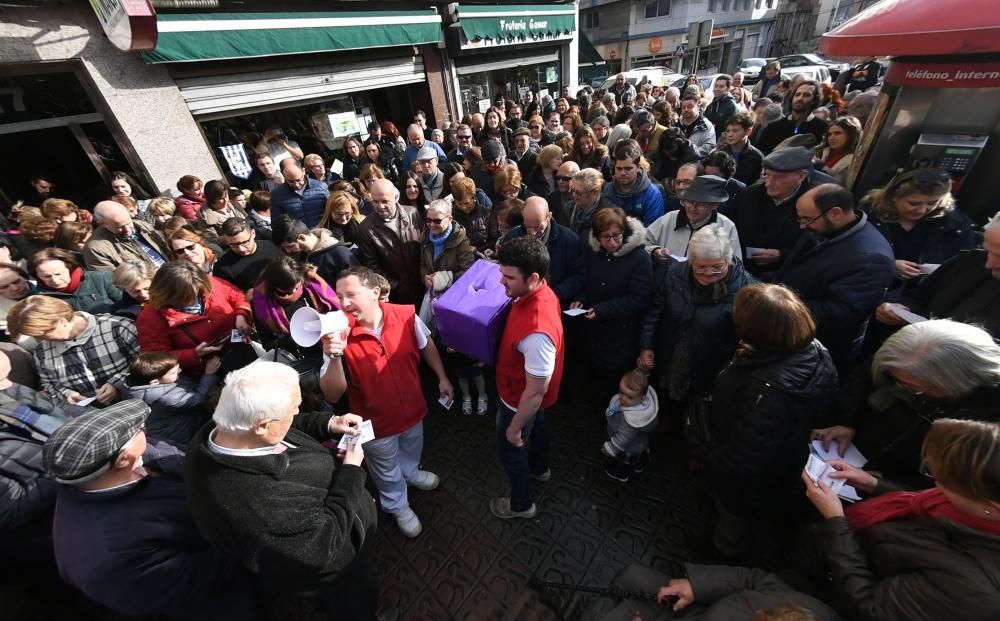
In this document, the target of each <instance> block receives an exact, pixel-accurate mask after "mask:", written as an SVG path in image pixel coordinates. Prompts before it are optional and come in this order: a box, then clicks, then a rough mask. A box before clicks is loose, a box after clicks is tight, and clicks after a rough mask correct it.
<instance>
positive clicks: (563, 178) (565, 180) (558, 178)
mask: <svg viewBox="0 0 1000 621" xmlns="http://www.w3.org/2000/svg"><path fill="white" fill-rule="evenodd" d="M572 180H573V177H568V176H564V175H556V181H562V182H563V183H569V182H570V181H572Z"/></svg>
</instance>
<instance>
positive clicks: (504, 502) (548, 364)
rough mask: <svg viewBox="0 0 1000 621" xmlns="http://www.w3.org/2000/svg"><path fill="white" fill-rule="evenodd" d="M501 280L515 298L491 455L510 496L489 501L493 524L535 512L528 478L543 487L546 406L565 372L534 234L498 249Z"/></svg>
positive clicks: (500, 367)
mask: <svg viewBox="0 0 1000 621" xmlns="http://www.w3.org/2000/svg"><path fill="white" fill-rule="evenodd" d="M498 260H499V263H500V272H501V282H502V283H503V286H504V289H505V290H506V292H507V295H508V296H509V297H511V298H514V303H513V305H511V309H510V314H509V315H508V316H507V325H506V326H505V327H504V331H503V336H502V337H501V339H500V351H499V353H498V354H497V391H498V392H499V393H500V408H499V411H498V412H497V454H498V456H499V458H500V463H501V464H502V465H503V467H504V469H505V470H506V471H507V478H508V479H509V480H510V496H509V497H506V498H504V497H501V498H494V499H492V500H491V501H490V511H491V512H492V513H493V515H495V516H497V517H498V518H503V519H509V518H529V519H530V518H533V517H535V514H536V513H537V511H538V510H537V507H536V506H535V502H534V498H533V497H532V491H531V479H532V478H534V479H536V480H538V481H547V480H549V478H550V477H551V473H550V471H549V444H550V437H549V424H548V420H547V419H546V416H545V408H548V407H551V406H552V405H553V404H555V402H556V398H557V397H558V395H559V383H560V381H561V380H562V369H563V329H562V316H561V314H560V307H559V299H558V298H557V297H556V294H555V293H553V292H552V289H550V288H549V286H548V283H546V281H545V278H544V275H545V274H546V273H547V272H548V270H549V253H548V251H547V250H546V249H545V244H543V243H542V242H541V241H540V240H538V239H536V238H534V237H532V236H524V237H518V238H515V239H511V240H509V241H507V242H506V243H504V245H503V246H501V247H500V253H499V257H498Z"/></svg>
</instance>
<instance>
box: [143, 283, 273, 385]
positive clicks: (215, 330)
mask: <svg viewBox="0 0 1000 621" xmlns="http://www.w3.org/2000/svg"><path fill="white" fill-rule="evenodd" d="M208 278H209V280H210V281H211V282H212V292H211V293H209V294H208V296H206V298H205V312H204V314H201V315H193V314H191V313H185V312H183V311H179V310H177V309H174V308H160V309H155V308H153V307H152V306H150V305H147V306H146V307H145V308H143V309H142V312H140V313H139V317H138V318H137V319H136V328H138V330H139V347H140V348H141V349H142V351H144V352H145V351H166V352H170V353H171V354H173V355H174V356H176V357H177V360H178V361H179V362H180V365H181V369H183V370H184V371H194V372H195V373H196V374H198V373H200V372H201V369H202V366H203V365H202V360H201V359H200V358H199V357H198V354H197V353H195V347H197V346H198V344H199V343H202V342H210V341H212V340H215V339H218V338H221V337H222V336H226V335H228V334H229V333H230V332H231V331H232V329H233V327H235V325H236V316H237V315H243V316H244V317H246V318H247V320H248V321H251V322H252V321H253V319H252V315H251V311H250V304H249V302H247V299H246V294H244V293H243V292H242V291H240V290H239V289H237V288H236V287H235V286H233V285H231V284H229V283H228V282H226V281H224V280H222V279H221V278H216V277H215V276H209V277H208Z"/></svg>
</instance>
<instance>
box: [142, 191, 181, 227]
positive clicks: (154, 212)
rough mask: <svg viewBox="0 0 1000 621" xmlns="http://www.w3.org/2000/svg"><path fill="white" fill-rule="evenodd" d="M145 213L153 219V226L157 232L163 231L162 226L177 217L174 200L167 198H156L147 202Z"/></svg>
mask: <svg viewBox="0 0 1000 621" xmlns="http://www.w3.org/2000/svg"><path fill="white" fill-rule="evenodd" d="M146 213H148V214H149V216H150V217H151V218H152V219H153V226H154V227H155V228H156V229H157V230H163V225H164V224H166V222H167V220H170V219H171V218H173V217H174V216H176V215H177V205H176V203H174V199H172V198H169V197H167V196H157V197H156V198H154V199H152V200H151V201H149V206H148V207H146Z"/></svg>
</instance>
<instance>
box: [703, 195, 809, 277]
mask: <svg viewBox="0 0 1000 621" xmlns="http://www.w3.org/2000/svg"><path fill="white" fill-rule="evenodd" d="M811 187H812V185H811V184H810V183H809V180H808V179H806V180H805V181H803V182H802V185H801V186H800V187H799V191H798V192H796V193H795V194H794V195H793V196H792V197H791V198H789V199H788V200H787V201H785V202H784V203H782V204H781V205H775V204H774V199H772V198H771V197H770V196H768V195H767V190H766V189H765V188H764V183H763V182H758V183H756V184H754V185H752V186H750V187H748V188H747V189H746V190H744V191H743V192H741V193H740V195H739V196H737V197H736V200H735V201H730V206H729V207H728V208H726V209H721V210H720V211H719V213H721V214H722V215H724V216H728V217H729V219H730V220H732V221H733V223H734V224H736V231H737V232H738V233H739V234H740V243H741V244H742V245H743V253H744V254H743V262H744V265H745V266H746V268H747V271H749V272H750V273H751V274H753V275H754V276H760V275H761V274H764V273H767V272H774V271H777V270H778V269H779V268H780V267H781V265H782V264H783V263H784V262H785V261H786V260H787V257H788V253H789V252H791V251H792V248H793V247H794V246H795V244H796V242H798V241H799V237H801V236H802V231H801V230H800V229H799V223H798V221H797V220H796V217H797V214H796V212H795V203H796V202H797V201H798V200H799V198H800V197H801V196H802V195H803V194H805V193H806V192H807V191H808V190H809V189H810V188H811ZM747 248H773V249H777V250H780V251H781V259H780V260H779V261H778V262H777V263H774V264H771V265H757V264H756V263H754V262H753V261H751V260H749V259H748V258H747V257H746V249H747Z"/></svg>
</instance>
